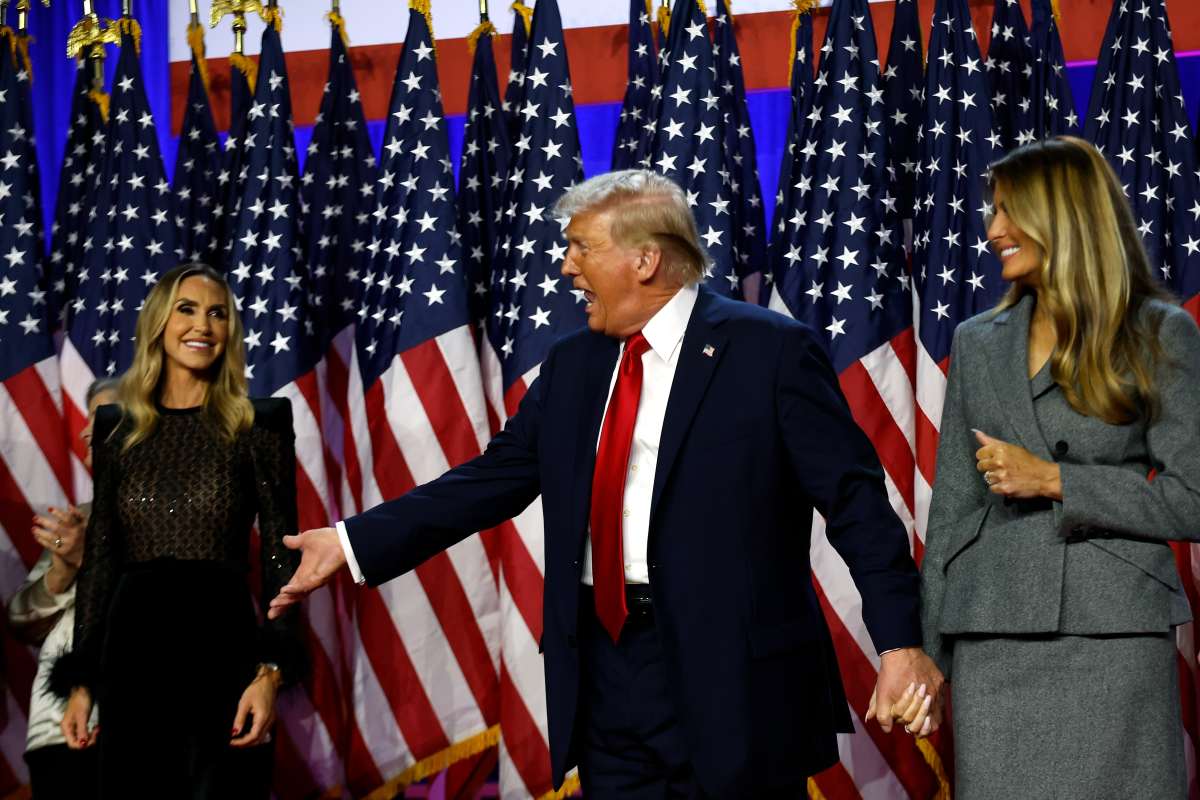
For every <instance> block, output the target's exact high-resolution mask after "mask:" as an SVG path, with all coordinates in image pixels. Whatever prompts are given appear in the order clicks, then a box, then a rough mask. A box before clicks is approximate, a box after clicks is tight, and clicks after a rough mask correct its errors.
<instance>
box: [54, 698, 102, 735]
mask: <svg viewBox="0 0 1200 800" xmlns="http://www.w3.org/2000/svg"><path fill="white" fill-rule="evenodd" d="M91 716H92V693H91V692H89V691H88V690H87V689H85V688H83V687H82V686H77V687H75V689H73V690H72V691H71V697H70V698H69V699H68V700H67V708H66V711H64V712H63V719H62V723H61V725H60V727H61V728H62V734H63V736H64V737H66V740H67V747H69V748H71V749H72V750H83V749H85V748H88V747H91V746H92V745H94V744H95V743H96V737H97V736H99V735H100V726H99V725H97V726H96V727H95V728H93V729H92V730H90V731H89V730H88V721H89V720H90V719H91Z"/></svg>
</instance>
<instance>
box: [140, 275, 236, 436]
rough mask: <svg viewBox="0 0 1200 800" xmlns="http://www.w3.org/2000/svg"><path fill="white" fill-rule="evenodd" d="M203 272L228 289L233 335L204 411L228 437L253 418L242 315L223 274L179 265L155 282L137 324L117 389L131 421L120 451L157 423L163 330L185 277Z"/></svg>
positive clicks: (147, 432) (226, 294)
mask: <svg viewBox="0 0 1200 800" xmlns="http://www.w3.org/2000/svg"><path fill="white" fill-rule="evenodd" d="M194 276H200V277H204V278H208V279H209V280H211V281H213V282H214V283H216V284H217V285H218V286H220V287H221V288H222V289H224V291H225V310H226V313H227V314H228V319H229V336H228V339H227V340H226V342H225V351H224V354H223V355H222V356H221V359H220V361H218V362H217V364H216V365H215V367H214V370H215V374H214V375H213V380H212V383H210V384H209V386H208V391H207V392H206V393H205V396H204V414H205V416H206V417H207V418H208V421H209V422H210V423H211V424H212V425H213V427H214V428H216V430H217V431H218V432H219V433H220V434H221V436H222V437H223V438H224V439H226V440H227V441H232V440H233V439H234V438H235V437H236V436H237V435H238V434H239V433H241V432H242V431H244V430H247V429H248V428H249V427H250V426H251V425H252V424H253V423H254V406H253V405H251V404H250V400H249V398H248V396H247V389H246V350H245V344H244V343H243V341H242V320H241V316H240V315H239V314H238V310H237V302H236V300H235V299H234V296H233V292H232V291H231V290H230V288H229V284H228V283H226V282H225V279H224V278H223V277H221V274H220V273H218V272H217V271H216V270H214V269H213V268H212V267H209V266H207V265H205V264H199V263H192V264H181V265H180V266H178V267H175V268H174V269H172V270H169V271H168V272H167V273H166V274H165V275H163V276H162V278H161V279H159V281H158V283H156V284H154V288H152V289H151V290H150V294H148V295H147V296H146V301H145V302H144V303H142V310H141V311H140V312H139V313H138V318H137V327H136V329H135V336H136V341H135V343H134V353H133V364H132V365H131V366H130V367H129V369H128V370H126V371H125V374H124V375H123V376H122V378H121V385H120V388H119V390H118V395H119V398H120V405H121V408H122V411H123V413H124V415H125V417H126V419H127V420H128V421H129V423H130V424H129V428H128V432H127V433H126V435H125V441H124V444H123V446H122V450H124V451H128V450H129V449H130V448H131V447H133V446H134V445H136V444H137V443H138V442H141V441H144V440H145V439H146V438H147V437H148V436H150V434H152V433H153V432H154V430H155V429H156V428H157V427H158V419H159V412H158V405H157V401H158V396H159V392H160V391H161V390H162V386H161V383H162V376H163V360H164V358H166V356H165V354H164V353H163V331H164V330H165V329H166V327H167V320H168V319H169V318H170V316H171V309H172V308H173V307H174V306H175V299H176V298H177V297H178V296H179V286H180V284H182V283H183V282H184V280H186V279H188V278H191V277H194Z"/></svg>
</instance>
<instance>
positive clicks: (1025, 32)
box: [987, 0, 1035, 155]
mask: <svg viewBox="0 0 1200 800" xmlns="http://www.w3.org/2000/svg"><path fill="white" fill-rule="evenodd" d="M987 71H988V79H989V82H990V84H991V89H992V122H993V126H994V128H995V135H996V137H997V140H998V141H999V148H1000V149H999V152H998V155H999V154H1002V153H1004V152H1006V151H1008V150H1011V149H1012V148H1014V147H1016V146H1017V145H1022V144H1027V143H1029V142H1031V141H1033V140H1034V138H1035V137H1034V135H1033V130H1032V129H1031V128H1029V127H1026V126H1025V125H1024V124H1023V123H1024V122H1025V121H1026V120H1027V119H1028V118H1029V116H1030V114H1031V113H1032V106H1033V102H1034V99H1033V97H1032V96H1031V95H1030V93H1029V89H1030V79H1031V77H1032V75H1033V47H1032V43H1031V41H1030V37H1029V27H1028V26H1027V25H1026V24H1025V13H1024V12H1023V11H1021V4H1020V3H1019V2H1018V0H995V5H994V6H993V8H992V42H991V44H990V45H989V46H988V54H987Z"/></svg>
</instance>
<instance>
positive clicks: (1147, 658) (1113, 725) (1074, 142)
mask: <svg viewBox="0 0 1200 800" xmlns="http://www.w3.org/2000/svg"><path fill="white" fill-rule="evenodd" d="M991 188H992V191H993V204H994V217H993V219H992V221H991V224H990V227H989V229H988V238H989V239H990V241H991V244H992V247H993V248H994V249H995V251H996V252H997V253H998V255H999V256H1000V260H1001V262H1002V265H1003V271H1002V273H1001V274H1002V276H1003V278H1004V279H1005V280H1006V281H1008V282H1009V283H1010V284H1011V288H1010V290H1009V292H1008V293H1007V294H1006V295H1005V297H1004V298H1003V300H1002V301H1001V302H1000V304H999V305H998V306H997V308H995V309H994V310H992V311H990V312H987V313H984V314H981V315H979V316H977V317H974V318H972V319H970V320H968V321H966V322H964V323H963V324H962V325H961V326H959V328H958V330H957V332H956V334H955V338H954V345H953V349H952V354H951V358H950V375H949V382H948V385H947V389H946V398H945V406H944V410H943V414H942V425H941V443H940V446H939V448H938V458H937V481H936V484H935V486H934V490H933V501H932V507H931V509H930V515H929V529H928V535H927V539H926V547H927V549H926V552H925V562H924V565H923V568H922V573H923V575H922V602H923V622H924V627H925V647H926V650H927V651H928V653H929V654H930V655H931V656H932V657H933V658H934V659H935V660H936V661H937V663H938V666H939V667H940V668H941V669H942V671H943V672H944V673H945V675H946V677H947V679H948V680H949V681H950V682H951V683H950V684H949V685H950V686H953V716H954V739H955V753H956V775H957V787H956V788H957V793H956V797H957V798H959V800H979V798H1011V797H1046V798H1049V797H1053V798H1081V799H1083V798H1086V800H1095V799H1096V798H1129V797H1146V798H1155V800H1167V799H1168V798H1176V797H1178V798H1182V797H1183V796H1184V792H1185V782H1186V775H1185V763H1184V755H1183V729H1182V723H1181V718H1180V707H1179V688H1178V673H1177V669H1176V657H1177V656H1176V649H1175V637H1174V627H1175V626H1176V625H1179V624H1181V623H1184V622H1187V621H1188V620H1189V619H1190V618H1191V616H1190V613H1189V610H1188V603H1187V600H1186V597H1185V595H1184V593H1183V591H1182V589H1181V587H1180V581H1179V576H1178V574H1177V570H1176V567H1175V560H1174V557H1173V555H1172V552H1171V549H1170V547H1169V546H1168V542H1169V541H1171V540H1173V539H1189V538H1190V539H1197V538H1200V331H1198V330H1197V327H1196V324H1195V322H1193V320H1192V318H1191V317H1190V316H1189V315H1188V314H1187V313H1186V312H1185V311H1184V310H1182V309H1181V308H1179V307H1178V306H1177V305H1174V304H1173V303H1172V302H1171V301H1170V299H1169V297H1168V296H1167V295H1166V294H1165V293H1164V292H1163V291H1162V290H1161V289H1159V288H1158V286H1157V284H1156V282H1155V280H1154V277H1153V274H1152V272H1151V269H1150V266H1149V262H1148V260H1147V257H1146V253H1145V251H1144V250H1143V249H1142V245H1141V241H1140V239H1139V236H1138V231H1137V228H1136V227H1135V225H1134V220H1133V215H1132V213H1131V211H1130V208H1129V205H1128V202H1127V201H1126V199H1125V195H1124V193H1123V191H1122V189H1121V185H1120V184H1119V183H1118V181H1117V178H1116V176H1115V175H1114V174H1113V172H1112V170H1111V169H1110V168H1109V166H1108V164H1107V163H1106V162H1105V160H1104V158H1103V157H1102V156H1101V155H1100V154H1099V152H1097V151H1096V149H1095V148H1094V147H1092V145H1090V144H1088V143H1086V142H1084V141H1083V140H1080V139H1075V138H1070V137H1060V138H1057V139H1051V140H1047V141H1044V142H1039V143H1036V144H1032V145H1028V146H1026V147H1022V148H1020V149H1019V150H1016V151H1014V152H1012V153H1011V154H1009V155H1008V156H1006V157H1005V158H1004V159H1003V160H1001V161H1000V162H999V163H997V164H995V165H994V166H993V168H992V172H991ZM938 714H940V710H939V709H938V708H937V707H936V706H935V707H933V708H930V706H929V704H928V703H925V704H921V703H919V702H917V701H916V700H914V702H913V703H912V705H911V707H910V709H909V713H908V714H907V715H906V717H905V720H904V721H905V722H907V723H909V729H910V730H911V731H913V732H914V733H917V734H918V735H920V734H922V733H924V732H927V731H928V730H929V726H928V725H927V723H926V718H927V717H930V716H934V717H936V715H938Z"/></svg>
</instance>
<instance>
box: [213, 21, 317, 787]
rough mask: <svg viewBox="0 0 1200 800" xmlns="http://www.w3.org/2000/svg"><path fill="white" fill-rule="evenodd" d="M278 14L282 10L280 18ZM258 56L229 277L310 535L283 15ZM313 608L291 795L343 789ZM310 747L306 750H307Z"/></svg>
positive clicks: (301, 299) (307, 368) (309, 435)
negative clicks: (281, 423)
mask: <svg viewBox="0 0 1200 800" xmlns="http://www.w3.org/2000/svg"><path fill="white" fill-rule="evenodd" d="M271 12H274V14H272V13H271ZM267 21H268V24H267V26H266V29H265V30H264V31H263V38H262V50H261V54H260V56H259V77H260V78H261V80H259V81H258V83H257V86H256V87H255V92H254V97H253V99H252V101H251V104H250V108H249V110H248V111H247V115H246V116H247V119H246V122H247V127H246V131H245V136H244V140H243V141H242V142H241V146H242V147H243V148H244V150H245V152H244V154H243V157H244V160H243V162H242V169H244V170H245V174H246V179H245V184H244V186H243V187H242V196H241V197H240V198H238V199H237V200H236V201H235V203H234V208H240V212H239V213H238V214H236V215H234V216H232V217H229V218H228V219H229V221H230V222H231V223H234V225H235V227H234V228H233V231H232V237H231V241H232V249H231V252H230V263H231V264H232V268H231V269H230V271H229V274H228V278H229V282H230V286H231V287H232V288H233V291H234V294H235V296H236V297H237V299H238V306H239V308H240V310H241V315H242V321H243V324H244V326H245V330H246V339H245V344H246V361H247V365H246V374H247V378H248V379H249V383H250V394H251V395H253V396H259V397H263V396H272V395H273V396H277V397H286V398H287V399H288V400H290V401H291V406H292V416H293V419H294V426H295V433H296V444H295V447H296V461H297V475H296V483H297V499H298V510H299V521H300V526H301V528H310V527H314V526H315V527H320V526H322V525H326V524H328V519H329V514H328V511H327V509H328V508H329V506H330V502H329V498H328V496H327V485H328V484H327V481H326V472H325V460H324V448H323V439H322V428H321V421H320V420H321V417H320V413H321V408H320V402H319V397H318V393H319V389H318V383H317V379H316V374H315V371H314V369H313V367H314V365H315V364H316V362H317V360H318V358H319V357H320V355H321V352H320V349H319V342H318V339H317V333H316V324H315V316H316V314H315V313H314V311H313V310H312V309H310V308H309V305H308V300H309V287H308V285H307V277H308V276H307V270H306V261H305V253H304V247H303V240H302V239H301V237H300V220H301V212H300V208H301V202H300V186H299V174H298V167H297V158H296V148H295V141H294V137H293V133H292V107H291V99H290V94H289V91H288V80H287V69H286V66H285V64H284V59H283V49H282V45H281V43H280V35H279V26H280V25H281V21H280V18H279V16H278V10H277V9H270V10H269V11H268V13H267ZM313 616H314V610H313V609H312V608H309V609H306V617H307V622H308V624H307V625H305V626H304V631H305V633H306V635H307V636H308V637H309V643H310V647H309V648H308V649H309V654H310V659H311V660H312V674H311V676H310V677H309V679H308V683H307V684H306V688H307V689H308V691H307V692H306V693H305V692H293V693H290V694H289V695H288V697H287V698H286V703H285V704H284V705H283V707H282V709H281V714H280V719H281V721H282V725H281V728H280V731H281V732H280V735H279V740H278V744H277V748H276V753H277V758H278V759H279V763H280V768H279V769H278V770H277V775H278V782H277V787H276V788H277V789H278V790H279V791H280V792H281V794H284V795H285V796H300V795H302V794H306V793H311V792H312V791H314V790H315V789H316V787H320V786H329V785H337V783H338V782H339V781H338V777H339V776H340V771H339V769H340V768H339V761H340V758H339V754H338V751H337V745H338V743H337V742H335V741H334V740H333V738H332V734H333V732H335V731H337V730H338V728H337V726H338V722H339V720H338V717H337V716H336V711H335V710H334V709H333V708H331V707H330V706H329V705H320V704H318V705H316V706H315V707H314V703H319V700H320V698H321V697H322V695H321V692H322V691H323V689H324V687H325V686H326V685H328V683H330V682H332V680H334V678H333V677H332V676H334V675H336V672H335V671H334V670H333V668H332V667H331V666H330V662H336V661H337V660H338V659H339V658H340V654H341V647H340V644H339V643H338V642H337V641H336V640H333V641H331V640H330V637H331V634H330V632H329V631H328V630H326V629H323V628H321V627H320V626H318V625H315V624H313V622H312V618H313ZM301 747H303V748H305V749H304V750H303V751H301V750H300V749H299V748H301Z"/></svg>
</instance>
